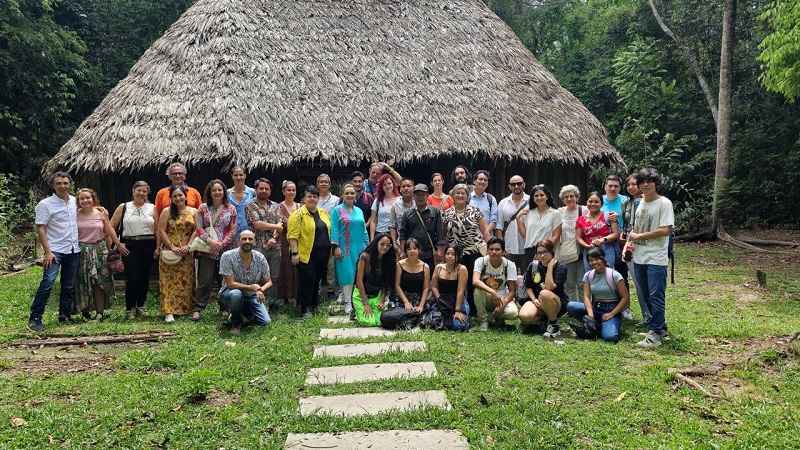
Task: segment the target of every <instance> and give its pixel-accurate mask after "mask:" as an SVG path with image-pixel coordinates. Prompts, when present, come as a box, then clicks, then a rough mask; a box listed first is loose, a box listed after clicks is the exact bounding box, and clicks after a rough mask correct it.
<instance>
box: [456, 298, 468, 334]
mask: <svg viewBox="0 0 800 450" xmlns="http://www.w3.org/2000/svg"><path fill="white" fill-rule="evenodd" d="M464 300H465V301H464V302H463V304H462V306H461V314H463V315H464V317H466V318H467V321H466V322H462V321H460V320H458V319H453V331H467V330H469V303H468V302H466V299H464Z"/></svg>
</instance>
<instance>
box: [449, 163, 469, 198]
mask: <svg viewBox="0 0 800 450" xmlns="http://www.w3.org/2000/svg"><path fill="white" fill-rule="evenodd" d="M457 184H466V185H467V187H468V188H469V191H470V192H472V174H470V173H469V170H467V168H466V167H464V166H456V168H455V169H453V182H452V184H451V185H452V186H455V185H457Z"/></svg>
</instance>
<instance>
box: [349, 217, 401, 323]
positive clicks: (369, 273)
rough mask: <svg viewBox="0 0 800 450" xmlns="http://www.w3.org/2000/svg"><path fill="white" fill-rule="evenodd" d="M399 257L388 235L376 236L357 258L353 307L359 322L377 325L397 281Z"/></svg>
mask: <svg viewBox="0 0 800 450" xmlns="http://www.w3.org/2000/svg"><path fill="white" fill-rule="evenodd" d="M396 263H397V256H396V254H395V251H394V246H393V245H392V239H391V238H390V237H389V235H388V234H385V233H380V234H377V235H375V238H374V239H372V242H370V244H369V246H368V247H367V248H366V249H365V250H364V251H363V252H362V253H361V256H359V257H358V265H357V267H356V287H357V289H356V290H355V292H353V309H354V310H355V312H356V320H357V321H358V323H359V325H362V326H365V327H378V326H380V325H381V311H383V309H384V305H385V303H386V299H387V297H388V296H389V293H390V292H391V289H392V285H393V284H394V272H395V267H396V265H397V264H396Z"/></svg>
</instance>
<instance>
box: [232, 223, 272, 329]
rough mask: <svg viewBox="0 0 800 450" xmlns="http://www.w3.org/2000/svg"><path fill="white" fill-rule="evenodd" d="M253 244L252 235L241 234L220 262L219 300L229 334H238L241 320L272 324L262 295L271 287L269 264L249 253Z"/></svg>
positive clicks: (262, 257)
mask: <svg viewBox="0 0 800 450" xmlns="http://www.w3.org/2000/svg"><path fill="white" fill-rule="evenodd" d="M255 244H256V238H255V234H253V232H252V231H250V230H245V231H242V232H241V234H239V248H235V249H233V250H228V251H227V252H225V253H223V254H222V258H221V259H220V263H219V273H220V275H222V277H223V278H222V287H221V288H220V290H219V301H220V303H224V304H225V306H227V307H228V308H229V311H230V318H231V334H239V331H240V329H241V327H242V320H243V319H244V317H248V318H249V319H251V320H252V321H253V323H255V324H256V325H269V323H270V322H272V319H270V318H269V312H267V308H266V306H264V300H265V298H266V297H265V296H264V293H265V292H267V291H269V288H271V287H272V280H271V279H270V277H269V264H268V263H267V258H266V257H265V256H264V255H262V254H261V253H260V252H254V251H253V247H254V246H255Z"/></svg>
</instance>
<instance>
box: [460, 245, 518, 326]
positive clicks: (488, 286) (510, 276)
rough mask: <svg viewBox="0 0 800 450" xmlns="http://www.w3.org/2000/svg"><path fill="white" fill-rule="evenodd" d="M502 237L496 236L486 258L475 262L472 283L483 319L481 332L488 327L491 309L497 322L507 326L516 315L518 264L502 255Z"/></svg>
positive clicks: (489, 246)
mask: <svg viewBox="0 0 800 450" xmlns="http://www.w3.org/2000/svg"><path fill="white" fill-rule="evenodd" d="M505 246H506V243H505V241H504V240H503V238H498V237H493V238H491V239H489V242H487V243H486V247H487V248H486V252H487V253H488V254H487V255H486V256H484V257H483V258H478V260H477V261H475V268H474V270H473V271H472V285H473V286H475V308H476V309H477V310H478V319H479V320H480V321H481V325H480V331H486V330H488V329H489V322H488V311H490V310H491V312H492V315H493V316H494V321H495V324H497V325H505V321H506V320H514V319H516V318H517V313H518V311H519V310H518V309H517V304H516V303H514V294H515V293H516V292H517V266H516V264H514V263H513V262H512V261H509V260H508V259H506V258H505V257H504V256H503V255H504V254H505V252H506V247H505Z"/></svg>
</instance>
